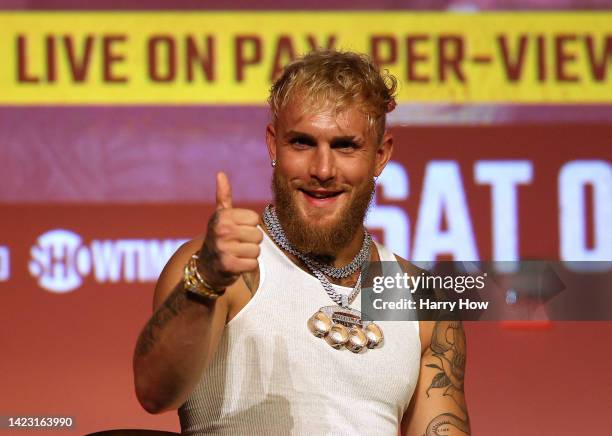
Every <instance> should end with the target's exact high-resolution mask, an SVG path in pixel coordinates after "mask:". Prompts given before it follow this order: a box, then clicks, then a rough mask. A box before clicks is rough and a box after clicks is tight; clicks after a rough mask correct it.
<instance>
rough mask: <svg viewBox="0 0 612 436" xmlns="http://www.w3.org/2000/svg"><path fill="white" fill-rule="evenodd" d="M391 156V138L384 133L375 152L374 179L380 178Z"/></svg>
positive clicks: (386, 132)
mask: <svg viewBox="0 0 612 436" xmlns="http://www.w3.org/2000/svg"><path fill="white" fill-rule="evenodd" d="M392 154H393V136H392V135H391V134H390V133H389V132H388V131H385V134H384V135H383V138H382V141H381V143H380V145H379V146H378V149H377V150H376V169H375V171H374V174H375V175H376V177H378V176H380V173H382V171H383V170H384V169H385V166H387V162H389V160H390V159H391V155H392Z"/></svg>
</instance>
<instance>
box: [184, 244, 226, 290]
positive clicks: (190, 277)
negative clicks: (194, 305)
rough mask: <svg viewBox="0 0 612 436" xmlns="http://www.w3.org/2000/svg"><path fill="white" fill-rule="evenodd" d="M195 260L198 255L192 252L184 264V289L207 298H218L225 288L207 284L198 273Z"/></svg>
mask: <svg viewBox="0 0 612 436" xmlns="http://www.w3.org/2000/svg"><path fill="white" fill-rule="evenodd" d="M197 261H198V255H197V254H194V255H193V256H191V258H190V259H189V262H187V264H186V265H185V269H184V270H183V284H184V286H185V289H186V290H187V291H189V292H193V293H194V294H197V295H199V296H201V297H204V298H207V299H209V300H215V299H217V298H219V297H220V296H222V295H223V294H224V293H225V288H223V289H216V288H214V287H213V286H211V285H209V284H208V282H207V281H206V280H204V277H202V275H201V274H200V271H198V263H197Z"/></svg>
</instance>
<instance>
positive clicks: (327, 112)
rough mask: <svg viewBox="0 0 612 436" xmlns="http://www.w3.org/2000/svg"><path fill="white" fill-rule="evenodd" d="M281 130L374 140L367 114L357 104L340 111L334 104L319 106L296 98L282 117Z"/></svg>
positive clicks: (279, 125)
mask: <svg viewBox="0 0 612 436" xmlns="http://www.w3.org/2000/svg"><path fill="white" fill-rule="evenodd" d="M277 124H278V128H279V130H280V131H284V132H288V131H299V132H303V133H308V134H311V135H313V136H330V137H333V136H355V137H359V138H362V139H363V140H369V139H370V136H371V135H370V133H369V123H368V119H367V117H366V115H365V114H364V113H363V112H362V111H361V110H360V109H359V107H358V106H356V105H350V106H347V107H346V108H341V109H338V108H336V106H335V105H334V103H333V102H329V101H327V102H325V103H323V104H321V103H319V104H317V103H316V102H314V101H310V102H309V101H305V100H304V99H301V98H292V99H291V100H290V101H289V102H288V104H287V105H286V106H285V107H284V108H283V110H282V111H280V113H279V114H278V119H277Z"/></svg>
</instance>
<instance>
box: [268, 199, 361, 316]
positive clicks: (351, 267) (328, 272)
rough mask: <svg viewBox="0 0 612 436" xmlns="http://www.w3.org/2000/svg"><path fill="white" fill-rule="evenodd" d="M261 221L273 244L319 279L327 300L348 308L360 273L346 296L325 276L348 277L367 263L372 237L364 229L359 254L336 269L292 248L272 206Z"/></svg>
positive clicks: (357, 289) (357, 286) (359, 288)
mask: <svg viewBox="0 0 612 436" xmlns="http://www.w3.org/2000/svg"><path fill="white" fill-rule="evenodd" d="M263 220H264V223H265V225H266V227H267V228H268V231H269V232H270V236H271V237H272V239H273V240H274V242H275V243H276V244H277V245H279V246H280V247H281V248H282V249H284V250H285V251H287V252H288V253H290V254H292V255H294V256H296V257H297V258H299V259H300V260H302V261H303V262H304V263H305V264H306V266H307V267H308V269H309V270H310V271H312V273H313V274H314V275H315V277H316V278H317V279H319V281H320V282H321V285H323V289H325V292H326V293H327V295H329V298H331V299H332V300H333V301H334V303H336V304H338V305H340V306H342V307H348V305H349V304H351V303H352V302H353V300H355V298H356V297H357V294H359V291H360V290H361V273H359V277H358V278H357V283H356V284H355V287H354V288H353V291H352V292H351V293H350V295H348V296H347V295H344V294H339V293H338V292H336V291H335V290H334V288H333V286H332V284H331V282H330V281H329V279H328V278H327V277H326V276H330V277H333V278H335V279H342V278H345V277H349V276H350V275H352V274H354V273H355V272H356V271H357V270H358V269H360V268H361V267H362V266H363V264H364V263H365V262H367V261H368V259H369V258H370V246H371V244H372V237H371V236H370V234H369V233H368V231H367V230H365V229H364V236H363V244H362V245H361V249H360V250H359V253H357V255H356V256H355V257H354V258H353V260H352V261H351V263H349V264H348V265H345V266H343V267H341V268H336V267H333V266H331V265H325V264H323V263H320V262H318V261H316V260H314V259H313V258H311V257H309V256H307V255H305V254H304V253H302V252H300V251H298V250H297V249H296V248H294V247H293V245H291V243H290V242H289V240H288V239H287V236H286V235H285V231H284V230H283V227H282V226H281V224H280V221H279V220H278V216H277V215H276V211H275V210H274V207H273V206H272V205H268V206H266V209H265V210H264V214H263Z"/></svg>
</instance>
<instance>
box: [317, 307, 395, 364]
mask: <svg viewBox="0 0 612 436" xmlns="http://www.w3.org/2000/svg"><path fill="white" fill-rule="evenodd" d="M307 325H308V329H309V330H310V331H311V332H312V334H313V335H315V336H316V337H318V338H324V339H325V341H326V342H327V343H328V344H329V345H330V346H332V347H333V348H335V349H337V350H339V349H342V348H343V347H344V348H346V349H347V350H350V351H352V352H353V353H359V352H361V351H362V350H364V349H365V348H370V349H372V348H378V347H380V346H381V345H382V343H383V340H384V337H383V333H382V330H381V328H380V327H379V326H378V324H376V323H374V322H372V321H365V320H362V319H361V312H359V311H358V310H355V309H351V308H350V307H342V306H324V307H321V308H320V309H319V310H318V311H317V312H315V314H314V315H312V316H311V317H310V318H309V319H308V323H307Z"/></svg>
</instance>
